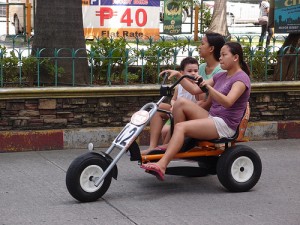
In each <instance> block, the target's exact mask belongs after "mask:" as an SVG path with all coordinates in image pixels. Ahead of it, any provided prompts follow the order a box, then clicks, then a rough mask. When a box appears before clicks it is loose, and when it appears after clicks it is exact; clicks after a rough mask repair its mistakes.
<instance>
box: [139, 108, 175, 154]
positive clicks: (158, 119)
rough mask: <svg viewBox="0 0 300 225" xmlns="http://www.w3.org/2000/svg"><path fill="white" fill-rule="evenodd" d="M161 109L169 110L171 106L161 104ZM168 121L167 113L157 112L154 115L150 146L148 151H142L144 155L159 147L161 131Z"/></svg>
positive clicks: (151, 122)
mask: <svg viewBox="0 0 300 225" xmlns="http://www.w3.org/2000/svg"><path fill="white" fill-rule="evenodd" d="M159 108H160V109H164V110H169V109H170V108H171V106H170V105H168V104H166V103H161V104H160V105H159ZM166 119H168V116H167V115H166V114H165V113H161V112H157V113H155V114H154V116H153V117H152V119H151V121H150V145H149V147H148V148H147V149H146V150H143V151H141V154H142V155H146V154H148V153H149V152H150V151H151V150H153V149H154V148H155V147H157V145H158V142H159V138H160V135H161V130H162V127H163V126H164V123H165V120H166Z"/></svg>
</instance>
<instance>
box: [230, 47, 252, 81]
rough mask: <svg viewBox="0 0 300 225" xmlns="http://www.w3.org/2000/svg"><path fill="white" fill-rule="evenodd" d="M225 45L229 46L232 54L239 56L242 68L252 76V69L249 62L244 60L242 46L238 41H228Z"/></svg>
mask: <svg viewBox="0 0 300 225" xmlns="http://www.w3.org/2000/svg"><path fill="white" fill-rule="evenodd" d="M225 45H226V46H228V48H229V50H230V52H231V54H232V55H238V56H239V63H240V66H241V68H242V70H243V71H244V72H245V73H246V74H248V76H250V69H249V67H248V65H247V63H246V62H245V61H244V56H243V49H242V46H241V45H240V44H239V43H237V42H226V43H225Z"/></svg>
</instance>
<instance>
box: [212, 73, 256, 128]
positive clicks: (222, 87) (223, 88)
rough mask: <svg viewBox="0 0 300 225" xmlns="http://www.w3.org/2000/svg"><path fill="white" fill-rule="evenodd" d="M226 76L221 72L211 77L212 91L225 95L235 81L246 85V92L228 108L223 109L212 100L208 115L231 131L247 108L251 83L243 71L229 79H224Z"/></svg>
mask: <svg viewBox="0 0 300 225" xmlns="http://www.w3.org/2000/svg"><path fill="white" fill-rule="evenodd" d="M226 75H227V72H222V73H218V74H216V75H214V76H213V81H214V89H216V90H217V91H219V92H221V93H222V94H224V95H227V94H228V93H229V91H230V90H231V87H232V85H233V84H234V83H235V82H236V81H241V82H243V83H244V84H245V85H246V90H245V91H244V93H243V94H242V95H241V96H240V97H239V98H238V99H237V100H236V102H235V103H234V104H233V105H232V106H231V107H230V108H225V107H224V106H222V105H220V104H219V103H218V102H216V101H215V100H212V106H211V108H210V110H209V114H210V115H211V116H216V117H220V118H222V119H223V120H224V121H225V123H226V124H227V125H228V126H229V127H230V128H231V129H233V130H236V129H237V127H238V125H239V124H240V122H241V119H242V117H243V114H244V112H245V109H246V107H247V102H248V101H249V97H250V92H251V83H250V78H249V76H248V75H247V74H246V73H245V72H244V71H240V72H238V73H236V74H235V75H234V76H232V77H230V78H226Z"/></svg>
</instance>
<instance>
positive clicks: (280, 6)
mask: <svg viewBox="0 0 300 225" xmlns="http://www.w3.org/2000/svg"><path fill="white" fill-rule="evenodd" d="M274 17H275V18H274V21H275V33H300V1H295V0H285V1H282V0H275V13H274Z"/></svg>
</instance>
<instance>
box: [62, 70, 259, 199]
mask: <svg viewBox="0 0 300 225" xmlns="http://www.w3.org/2000/svg"><path fill="white" fill-rule="evenodd" d="M166 78H167V76H165V77H164V79H163V82H162V85H161V87H160V95H161V98H160V99H159V100H158V101H157V102H156V103H153V102H151V103H147V104H145V105H144V106H143V107H142V108H141V109H140V110H139V111H137V112H135V113H134V114H133V115H132V117H131V120H130V122H129V123H127V124H126V125H125V127H124V128H123V129H122V130H121V132H120V133H119V134H118V135H117V137H116V138H115V139H114V141H113V142H112V144H111V146H110V147H109V148H108V149H107V150H106V151H105V152H96V151H93V144H92V143H90V144H89V145H88V149H89V151H88V152H87V153H85V154H83V155H80V156H78V157H77V158H75V159H74V160H73V162H72V163H71V165H70V166H69V168H68V170H67V174H66V186H67V189H68V191H69V193H70V194H71V195H72V196H73V197H74V198H75V199H77V200H78V201H80V202H92V201H96V200H97V199H99V198H101V197H102V196H103V195H104V194H105V193H106V191H107V190H108V188H109V187H110V184H111V180H112V178H115V179H117V176H118V169H117V162H118V161H119V160H120V158H121V157H122V156H123V155H124V154H126V153H127V152H128V153H129V154H130V160H131V161H137V163H138V164H139V165H142V164H143V163H147V162H155V161H158V160H159V159H160V158H161V157H162V156H163V154H164V153H163V152H161V151H157V150H154V151H151V152H150V153H149V154H147V155H141V153H140V148H139V145H138V144H137V142H136V139H137V137H138V136H139V135H140V134H141V132H142V131H143V129H144V128H145V127H146V126H147V125H148V124H149V122H150V120H151V118H152V117H153V115H154V114H155V113H156V112H157V111H160V112H164V113H167V114H168V115H169V116H170V117H171V130H172V129H173V126H174V125H173V122H172V121H173V120H172V114H171V112H168V111H165V110H161V109H159V107H158V106H159V104H160V103H161V102H163V101H164V100H165V99H166V98H167V97H169V96H172V92H173V89H174V88H175V86H176V85H177V84H179V83H180V81H181V80H182V79H193V80H195V78H194V77H192V76H188V75H184V76H182V77H181V78H180V79H178V80H177V81H176V82H175V83H174V84H172V85H166ZM198 82H199V83H200V82H201V81H200V80H199V81H198ZM248 116H249V115H248ZM247 119H248V118H245V116H244V118H243V120H242V121H241V124H240V127H239V128H238V129H237V131H236V134H235V135H234V136H233V137H231V138H221V139H215V140H196V139H192V138H188V137H187V138H186V139H185V142H184V144H183V146H182V148H181V150H180V152H179V153H177V154H176V155H175V157H174V160H175V159H176V160H181V159H183V160H188V161H189V160H190V161H193V162H197V166H193V167H192V166H183V167H182V166H181V167H171V166H169V167H168V168H167V170H166V174H170V175H182V176H190V177H196V176H204V175H207V174H212V175H215V174H216V175H217V176H218V179H219V181H220V183H221V184H222V185H223V186H224V187H225V188H227V189H228V190H229V191H231V192H244V191H248V190H250V189H251V188H252V187H254V186H255V185H256V183H257V182H258V180H259V179H260V175H261V171H262V164H261V160H260V157H259V155H258V154H257V153H256V152H255V151H254V150H253V149H252V148H250V147H249V146H246V145H242V144H238V145H236V143H237V142H238V140H240V139H241V136H242V135H241V134H243V133H244V131H245V130H243V129H245V121H247ZM241 125H243V128H241ZM116 149H117V150H119V152H118V153H117V154H116V156H115V157H114V158H112V157H111V153H112V151H113V150H116Z"/></svg>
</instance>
